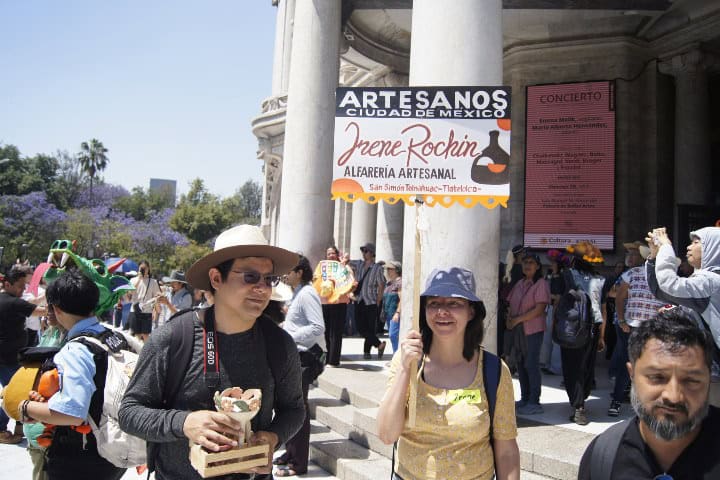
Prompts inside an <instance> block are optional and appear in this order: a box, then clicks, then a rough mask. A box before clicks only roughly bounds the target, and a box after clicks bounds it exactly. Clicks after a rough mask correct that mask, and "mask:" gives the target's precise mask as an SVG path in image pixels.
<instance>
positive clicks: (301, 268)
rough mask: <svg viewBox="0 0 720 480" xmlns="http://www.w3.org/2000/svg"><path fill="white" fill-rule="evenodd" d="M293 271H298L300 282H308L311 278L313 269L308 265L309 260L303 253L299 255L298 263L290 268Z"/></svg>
mask: <svg viewBox="0 0 720 480" xmlns="http://www.w3.org/2000/svg"><path fill="white" fill-rule="evenodd" d="M292 271H293V272H300V280H301V281H302V283H310V282H311V281H312V278H313V270H312V267H311V266H310V260H308V259H307V257H306V256H305V255H300V259H299V260H298V264H297V265H295V268H293V269H292Z"/></svg>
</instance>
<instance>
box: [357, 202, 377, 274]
mask: <svg viewBox="0 0 720 480" xmlns="http://www.w3.org/2000/svg"><path fill="white" fill-rule="evenodd" d="M377 209H378V208H377V204H375V205H372V204H370V203H367V202H364V201H362V200H358V201H356V202H353V204H352V226H351V227H350V258H351V259H353V260H356V259H360V258H362V256H361V254H360V247H361V246H363V245H365V244H366V243H367V242H372V243H376V241H375V240H376V239H375V231H376V230H375V228H376V225H377ZM377 258H378V259H380V257H377Z"/></svg>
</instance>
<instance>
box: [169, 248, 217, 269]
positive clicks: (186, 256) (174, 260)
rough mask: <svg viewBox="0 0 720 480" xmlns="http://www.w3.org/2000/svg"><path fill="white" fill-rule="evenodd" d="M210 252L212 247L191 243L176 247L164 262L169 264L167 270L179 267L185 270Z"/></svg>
mask: <svg viewBox="0 0 720 480" xmlns="http://www.w3.org/2000/svg"><path fill="white" fill-rule="evenodd" d="M210 252H212V249H211V248H210V247H209V246H207V245H198V244H197V243H191V244H190V245H186V246H181V247H177V248H176V249H175V252H174V253H173V254H172V255H171V256H170V258H169V259H168V260H167V261H166V262H165V263H166V264H167V265H168V266H169V270H173V269H179V270H183V271H185V272H187V271H188V269H189V268H190V266H191V265H192V264H193V263H195V261H196V260H197V259H198V258H200V257H203V256H205V255H207V254H208V253H210Z"/></svg>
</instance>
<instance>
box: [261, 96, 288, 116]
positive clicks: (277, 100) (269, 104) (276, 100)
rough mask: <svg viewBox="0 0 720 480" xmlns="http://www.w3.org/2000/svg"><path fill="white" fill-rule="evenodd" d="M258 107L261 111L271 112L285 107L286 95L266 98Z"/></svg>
mask: <svg viewBox="0 0 720 480" xmlns="http://www.w3.org/2000/svg"><path fill="white" fill-rule="evenodd" d="M260 108H261V110H262V113H272V112H274V111H276V110H284V109H286V108H287V95H280V96H277V97H270V98H266V99H265V100H263V102H262V104H261V106H260Z"/></svg>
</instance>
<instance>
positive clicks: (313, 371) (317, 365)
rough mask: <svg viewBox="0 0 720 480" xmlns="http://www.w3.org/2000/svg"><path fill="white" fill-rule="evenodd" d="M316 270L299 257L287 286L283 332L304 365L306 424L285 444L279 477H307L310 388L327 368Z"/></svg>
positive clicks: (279, 462)
mask: <svg viewBox="0 0 720 480" xmlns="http://www.w3.org/2000/svg"><path fill="white" fill-rule="evenodd" d="M312 278H313V270H312V267H311V266H310V261H309V260H308V259H307V258H306V257H304V256H302V255H301V256H300V260H299V261H298V264H297V265H296V266H295V268H293V269H292V270H290V272H289V273H288V274H287V280H286V283H287V284H288V285H290V286H291V287H292V289H293V297H292V300H290V307H289V308H288V311H287V314H286V315H285V322H283V328H284V329H285V331H286V332H288V333H289V334H290V336H291V337H292V338H293V340H295V344H296V345H297V348H298V351H299V352H300V364H301V365H302V389H303V400H304V402H305V422H304V423H303V426H302V428H301V429H300V431H299V432H298V433H297V434H296V435H295V436H294V437H293V438H291V439H290V440H288V441H287V442H286V443H285V453H284V454H283V455H282V456H280V457H278V458H277V459H276V460H275V462H274V463H275V464H276V465H279V468H278V470H276V471H275V476H276V477H288V476H292V475H302V474H304V473H307V466H308V453H309V450H310V414H309V409H308V400H307V399H308V388H309V386H310V384H311V383H312V382H313V381H314V380H315V379H316V378H317V376H318V375H320V373H322V369H323V366H324V364H325V351H326V350H327V349H326V346H325V321H324V320H323V315H322V306H321V304H320V295H318V293H317V291H316V290H315V288H314V287H313V286H312V283H311V282H312Z"/></svg>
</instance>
